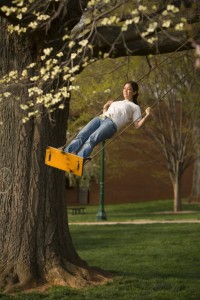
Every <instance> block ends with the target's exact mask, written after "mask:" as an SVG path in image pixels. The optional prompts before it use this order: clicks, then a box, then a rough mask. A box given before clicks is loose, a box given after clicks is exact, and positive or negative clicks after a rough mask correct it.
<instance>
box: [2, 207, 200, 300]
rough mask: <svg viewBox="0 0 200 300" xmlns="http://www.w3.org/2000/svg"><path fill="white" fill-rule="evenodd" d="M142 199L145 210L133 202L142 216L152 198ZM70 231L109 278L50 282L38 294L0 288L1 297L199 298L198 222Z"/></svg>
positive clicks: (21, 299) (91, 299) (80, 248)
mask: <svg viewBox="0 0 200 300" xmlns="http://www.w3.org/2000/svg"><path fill="white" fill-rule="evenodd" d="M156 203H157V202H156ZM146 205H147V210H146V213H145V204H144V203H143V204H142V205H140V204H137V205H135V206H134V205H133V207H134V208H135V209H136V208H138V210H137V211H138V213H139V212H140V213H141V216H143V217H144V216H146V215H147V216H149V214H150V212H154V208H155V207H154V205H155V204H154V203H149V202H148V203H146ZM165 205H166V203H165V204H164V208H163V210H166V209H168V207H166V206H165ZM121 207H122V208H123V214H126V215H129V209H130V206H129V205H128V207H129V209H127V210H126V205H124V206H121ZM110 208H111V206H110ZM118 208H119V206H118ZM118 208H116V207H114V208H113V210H111V211H110V212H109V215H111V212H112V213H114V212H117V211H118V213H120V211H119V210H118ZM194 208H197V206H195V207H194ZM159 209H161V204H160V206H159ZM190 210H191V208H190ZM134 213H136V211H134ZM197 214H199V212H198V209H197ZM93 216H94V215H93ZM124 217H125V216H124ZM124 217H123V218H124ZM148 218H149V217H148ZM70 232H71V235H72V239H73V242H74V245H75V248H76V250H77V252H78V254H79V255H80V257H81V258H82V259H84V260H86V261H87V262H88V264H89V265H91V266H97V267H100V268H102V269H104V270H108V271H109V272H112V273H113V276H114V279H113V281H112V282H110V283H108V284H105V285H102V286H98V287H93V288H87V289H83V290H75V289H71V288H64V287H54V288H51V289H50V290H49V291H48V292H46V293H43V294H42V293H31V294H22V293H21V294H16V295H15V296H8V295H7V296H6V295H3V294H0V298H1V299H3V300H12V299H13V298H14V299H17V300H37V299H45V300H51V299H60V300H67V299H70V300H97V299H100V300H107V299H110V300H199V299H200V255H199V249H200V238H199V236H200V224H143V225H141V224H140V225H133V224H131V225H121V224H117V225H104V226H96V225H82V226H79V225H75V224H72V225H70Z"/></svg>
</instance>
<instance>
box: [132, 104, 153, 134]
mask: <svg viewBox="0 0 200 300" xmlns="http://www.w3.org/2000/svg"><path fill="white" fill-rule="evenodd" d="M145 113H146V115H145V116H144V117H143V118H142V119H141V120H139V121H136V122H135V128H137V129H138V128H140V127H142V125H144V123H145V122H146V120H147V119H148V117H149V116H150V114H151V108H150V107H147V108H146V109H145Z"/></svg>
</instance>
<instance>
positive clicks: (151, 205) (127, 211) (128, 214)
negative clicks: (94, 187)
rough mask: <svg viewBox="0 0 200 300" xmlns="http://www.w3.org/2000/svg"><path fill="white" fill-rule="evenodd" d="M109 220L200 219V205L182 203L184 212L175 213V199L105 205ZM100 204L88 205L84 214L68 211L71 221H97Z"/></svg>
mask: <svg viewBox="0 0 200 300" xmlns="http://www.w3.org/2000/svg"><path fill="white" fill-rule="evenodd" d="M104 208H105V212H106V216H107V221H116V222H123V221H135V220H147V219H148V220H158V221H161V220H183V219H184V220H186V219H195V220H200V205H199V204H198V205H197V204H188V203H187V202H186V201H183V203H182V213H178V214H174V213H173V201H172V200H161V201H149V202H137V203H127V204H115V205H105V206H104ZM98 210H99V206H96V205H92V206H90V205H88V206H86V208H85V213H84V214H77V215H72V214H71V212H69V213H68V219H69V222H70V223H73V222H95V221H96V215H97V212H98Z"/></svg>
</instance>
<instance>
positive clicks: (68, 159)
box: [45, 147, 83, 176]
mask: <svg viewBox="0 0 200 300" xmlns="http://www.w3.org/2000/svg"><path fill="white" fill-rule="evenodd" d="M45 164H46V165H48V166H51V167H54V168H57V169H60V170H63V171H66V172H68V173H74V174H75V175H77V176H82V174H83V157H80V156H77V155H75V154H71V153H65V152H63V151H62V150H60V149H57V148H53V147H47V149H46V156H45Z"/></svg>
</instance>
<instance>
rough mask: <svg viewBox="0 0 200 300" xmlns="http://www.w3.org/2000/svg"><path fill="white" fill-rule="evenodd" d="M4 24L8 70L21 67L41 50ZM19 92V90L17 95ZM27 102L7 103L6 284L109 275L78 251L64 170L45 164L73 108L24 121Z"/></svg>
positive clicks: (1, 262) (1, 171)
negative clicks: (10, 33) (10, 32)
mask: <svg viewBox="0 0 200 300" xmlns="http://www.w3.org/2000/svg"><path fill="white" fill-rule="evenodd" d="M5 27H6V21H4V22H1V29H0V30H1V32H0V35H1V38H2V45H1V49H0V50H1V51H0V52H1V53H0V54H1V58H2V70H3V72H6V71H8V70H10V69H12V68H13V67H15V68H17V69H18V70H20V69H21V68H22V67H23V65H25V64H27V63H30V62H32V61H33V59H34V57H33V56H35V57H36V55H37V53H35V50H34V51H33V49H34V48H33V45H31V43H30V41H27V40H26V41H22V40H20V39H19V37H16V36H15V37H14V38H12V39H11V38H9V37H8V35H7V34H6V30H5ZM17 93H18V94H17ZM26 94H27V91H26V90H24V91H23V94H22V92H21V94H20V95H19V92H18V91H17V88H16V91H15V95H16V96H17V95H18V96H20V98H21V100H20V101H16V100H15V99H8V100H7V102H6V103H5V102H1V104H0V105H1V109H0V119H1V120H0V121H1V122H3V125H2V126H1V127H0V132H1V147H0V151H1V160H0V176H1V178H0V181H1V185H0V187H1V190H0V198H1V199H0V203H1V210H0V287H1V288H5V289H7V290H13V288H17V289H26V288H31V287H35V286H37V285H39V284H44V283H48V284H58V285H65V284H67V285H70V286H73V287H80V286H84V285H86V284H88V282H90V283H97V282H98V283H100V282H102V281H104V280H105V279H106V278H107V277H106V276H104V275H103V274H102V272H100V271H96V270H94V269H91V268H90V267H89V266H88V265H87V263H86V262H84V261H82V260H81V259H80V258H79V256H78V255H77V253H76V251H75V249H74V247H73V243H72V239H71V236H70V232H69V228H68V223H67V213H66V199H65V190H64V187H65V184H64V180H65V175H64V172H62V171H59V170H57V169H53V168H50V167H47V166H45V164H44V157H45V148H46V147H47V145H53V146H55V147H57V146H60V145H63V144H64V142H65V131H66V124H67V116H68V107H67V106H66V108H65V109H64V110H57V111H56V112H55V113H54V115H51V118H53V121H54V122H53V121H52V119H50V118H49V115H48V114H47V113H46V112H44V114H43V116H42V117H40V118H38V119H31V120H30V121H29V122H28V123H26V124H23V123H22V118H23V113H22V111H21V109H20V108H19V104H20V103H25V102H26Z"/></svg>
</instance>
